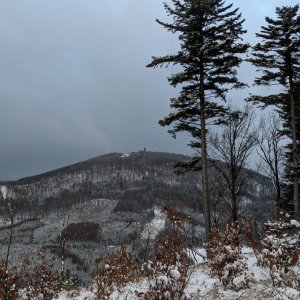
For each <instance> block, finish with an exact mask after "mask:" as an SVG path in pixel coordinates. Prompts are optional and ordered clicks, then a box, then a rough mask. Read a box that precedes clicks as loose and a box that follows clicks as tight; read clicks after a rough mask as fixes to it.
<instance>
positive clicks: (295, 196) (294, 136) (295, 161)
mask: <svg viewBox="0 0 300 300" xmlns="http://www.w3.org/2000/svg"><path fill="white" fill-rule="evenodd" d="M293 92H294V91H293V86H292V85H291V89H290V103H291V123H292V124H291V125H292V145H293V148H292V149H293V152H292V154H293V170H294V193H293V201H294V212H295V214H298V213H299V184H298V177H299V175H298V157H297V134H296V116H295V99H294V94H293Z"/></svg>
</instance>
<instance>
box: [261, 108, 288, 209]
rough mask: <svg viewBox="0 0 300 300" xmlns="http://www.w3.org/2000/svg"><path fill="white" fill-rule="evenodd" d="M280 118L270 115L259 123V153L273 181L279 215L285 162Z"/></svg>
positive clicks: (266, 171)
mask: <svg viewBox="0 0 300 300" xmlns="http://www.w3.org/2000/svg"><path fill="white" fill-rule="evenodd" d="M281 130H282V127H281V122H280V119H279V117H278V116H277V115H276V114H275V113H270V114H269V115H268V117H267V118H265V117H264V116H263V117H262V118H261V120H260V123H259V134H258V136H257V142H258V143H257V144H258V148H257V153H258V155H259V157H260V158H261V159H262V162H263V169H264V172H265V173H266V174H267V175H268V176H269V177H270V178H271V179H272V182H273V185H274V189H275V193H276V207H277V213H279V211H280V209H281V186H282V181H283V179H282V171H283V170H282V164H283V161H284V157H285V156H284V148H283V145H282V141H283V136H282V134H281V132H280V131H281Z"/></svg>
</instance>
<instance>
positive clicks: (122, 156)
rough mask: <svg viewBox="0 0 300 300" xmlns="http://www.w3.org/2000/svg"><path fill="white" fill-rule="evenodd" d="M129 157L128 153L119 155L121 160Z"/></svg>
mask: <svg viewBox="0 0 300 300" xmlns="http://www.w3.org/2000/svg"><path fill="white" fill-rule="evenodd" d="M129 156H130V154H129V153H124V154H122V155H121V158H126V157H129Z"/></svg>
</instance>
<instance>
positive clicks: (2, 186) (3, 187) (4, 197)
mask: <svg viewBox="0 0 300 300" xmlns="http://www.w3.org/2000/svg"><path fill="white" fill-rule="evenodd" d="M0 191H1V193H2V196H3V199H4V200H6V198H7V187H6V186H5V185H1V187H0Z"/></svg>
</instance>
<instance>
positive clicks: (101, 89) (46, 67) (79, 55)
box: [0, 0, 298, 180]
mask: <svg viewBox="0 0 300 300" xmlns="http://www.w3.org/2000/svg"><path fill="white" fill-rule="evenodd" d="M229 2H230V1H229ZM232 2H233V3H234V5H235V7H240V9H241V12H242V13H243V17H244V18H246V23H245V27H246V29H248V33H247V35H246V37H245V39H246V40H247V41H249V42H252V41H255V32H256V31H258V30H259V27H260V26H261V25H263V24H264V17H265V16H266V15H269V16H270V15H272V14H273V12H274V10H275V6H280V5H295V4H297V3H298V1H292V0H290V1H289V0H285V1H283V0H282V1H280V0H276V1H274V0H263V1H261V0H251V1H248V0H232ZM155 18H159V19H161V20H166V21H167V20H168V17H167V16H166V14H165V11H164V9H163V5H162V1H159V0H114V1H112V0H0V38H1V47H0V103H1V106H0V107H1V109H0V124H1V126H0V179H2V180H5V179H18V178H20V177H25V176H30V175H34V174H38V173H41V172H45V171H48V170H52V169H55V168H58V167H62V166H65V165H68V164H71V163H75V162H78V161H81V160H84V159H88V158H91V157H94V156H97V155H101V154H105V153H109V152H131V151H138V150H141V149H143V148H144V147H146V148H147V149H149V150H151V151H167V152H175V153H187V154H189V153H190V150H189V149H188V147H187V146H186V140H185V138H184V137H182V138H178V139H176V140H173V139H172V138H171V137H170V136H169V135H168V133H167V132H166V130H167V129H166V128H162V127H160V126H159V125H158V124H157V122H158V120H159V119H160V118H162V117H164V116H165V115H167V114H168V113H169V111H170V110H169V98H170V97H172V96H174V95H176V90H175V89H173V88H171V87H169V86H168V83H167V79H166V77H167V75H168V74H169V73H170V72H171V71H172V70H171V69H155V70H152V69H147V68H145V65H146V64H147V63H149V62H150V61H151V56H152V55H164V54H168V53H173V52H174V51H176V50H177V47H178V42H177V40H176V37H175V36H173V35H172V34H171V33H168V32H166V31H165V30H164V29H162V28H161V27H160V26H159V25H158V24H157V23H156V22H155ZM240 75H241V78H242V79H243V80H245V81H247V82H248V83H251V82H252V81H253V77H254V73H253V69H251V67H249V66H246V65H245V66H244V67H243V68H242V69H241V73H240ZM248 92H249V90H246V91H243V92H242V93H240V94H239V95H236V94H235V95H234V98H235V101H236V102H238V101H239V102H240V103H241V102H242V98H243V97H244V96H245V95H247V93H248Z"/></svg>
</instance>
